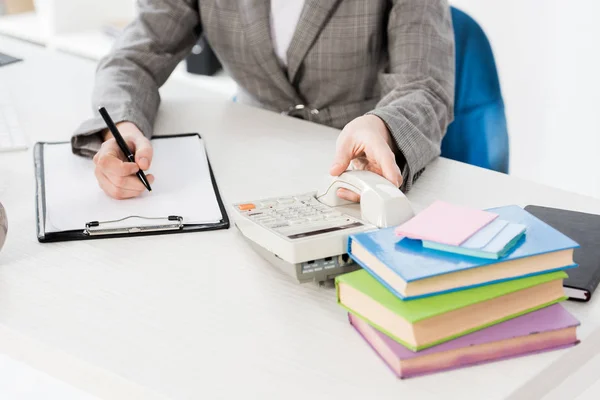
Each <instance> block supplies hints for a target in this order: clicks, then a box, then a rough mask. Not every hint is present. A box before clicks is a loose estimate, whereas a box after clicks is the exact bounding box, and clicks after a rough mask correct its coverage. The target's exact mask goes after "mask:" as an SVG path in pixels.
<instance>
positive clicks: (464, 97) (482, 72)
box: [442, 7, 509, 173]
mask: <svg viewBox="0 0 600 400" xmlns="http://www.w3.org/2000/svg"><path fill="white" fill-rule="evenodd" d="M451 12H452V22H453V24H454V36H455V49H456V86H455V103H454V114H455V116H454V121H453V122H452V123H451V124H450V126H449V127H448V131H447V133H446V135H445V137H444V140H443V141H442V156H443V157H446V158H450V159H452V160H456V161H462V162H464V163H467V164H472V165H476V166H478V167H482V168H487V169H491V170H494V171H498V172H503V173H508V159H509V145H508V131H507V128H506V116H505V114H504V101H503V99H502V93H501V91H500V82H499V79H498V71H497V70H496V63H495V61H494V55H493V54H492V48H491V46H490V43H489V41H488V39H487V37H486V35H485V33H484V32H483V30H482V29H481V27H480V26H479V25H478V24H477V22H475V20H473V19H472V18H471V17H469V16H468V15H467V14H465V13H464V12H462V11H460V10H458V9H456V8H454V7H452V8H451Z"/></svg>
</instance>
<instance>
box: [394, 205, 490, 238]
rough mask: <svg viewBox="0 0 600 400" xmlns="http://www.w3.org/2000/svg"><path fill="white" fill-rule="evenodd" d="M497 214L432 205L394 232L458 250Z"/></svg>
mask: <svg viewBox="0 0 600 400" xmlns="http://www.w3.org/2000/svg"><path fill="white" fill-rule="evenodd" d="M496 217H498V214H494V213H491V212H487V211H483V210H478V209H473V208H467V207H461V206H457V205H454V204H448V203H445V202H443V201H436V202H435V203H433V204H432V205H430V206H429V207H427V208H426V209H425V210H423V211H421V212H420V213H419V214H417V215H416V216H415V217H413V218H412V219H410V220H409V221H407V222H406V223H404V224H402V225H400V226H399V227H397V228H396V230H395V232H396V234H397V235H399V236H406V237H408V238H411V239H420V240H429V241H432V242H436V243H443V244H447V245H452V246H460V244H461V243H463V242H464V241H465V240H467V239H468V238H469V237H471V236H472V235H473V234H475V233H476V232H478V231H479V230H480V229H481V228H483V227H484V226H486V225H487V224H489V223H490V222H492V221H493V220H494V219H495V218H496Z"/></svg>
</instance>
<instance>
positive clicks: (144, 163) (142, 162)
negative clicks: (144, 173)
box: [140, 157, 150, 168]
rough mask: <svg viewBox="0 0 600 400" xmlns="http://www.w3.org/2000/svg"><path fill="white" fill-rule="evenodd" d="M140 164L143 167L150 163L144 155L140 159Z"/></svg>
mask: <svg viewBox="0 0 600 400" xmlns="http://www.w3.org/2000/svg"><path fill="white" fill-rule="evenodd" d="M140 164H141V165H143V166H144V167H145V168H148V166H149V165H150V160H148V159H147V158H146V157H144V158H142V159H141V160H140Z"/></svg>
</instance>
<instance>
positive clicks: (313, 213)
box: [233, 170, 414, 283]
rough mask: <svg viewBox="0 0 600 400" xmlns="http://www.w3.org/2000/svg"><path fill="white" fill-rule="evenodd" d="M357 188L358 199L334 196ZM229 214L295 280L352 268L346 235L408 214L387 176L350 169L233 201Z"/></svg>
mask: <svg viewBox="0 0 600 400" xmlns="http://www.w3.org/2000/svg"><path fill="white" fill-rule="evenodd" d="M339 188H346V189H348V190H351V191H353V192H355V193H358V194H360V196H361V198H360V203H359V204H358V203H353V202H349V201H346V200H343V199H341V198H339V197H338V196H337V191H338V189H339ZM233 211H234V212H233V220H234V222H235V225H236V226H237V227H238V229H239V230H240V232H241V233H242V235H243V236H244V237H245V238H246V239H247V240H248V241H249V243H250V244H251V245H252V247H253V248H254V249H255V250H256V251H257V252H258V253H259V254H261V255H262V256H263V257H264V258H265V259H267V260H268V261H270V262H271V263H272V264H274V265H276V266H278V267H280V268H281V269H282V270H283V271H284V272H286V273H288V274H289V275H291V276H292V277H293V278H295V279H297V280H298V281H299V282H301V283H303V282H309V281H315V282H325V281H328V280H330V279H333V278H334V277H335V276H337V275H339V274H342V273H346V272H351V271H353V270H356V269H358V268H359V267H358V266H357V265H355V264H354V263H353V262H352V260H351V259H350V258H349V256H348V255H347V254H346V251H347V250H346V247H347V243H348V237H349V236H350V235H352V234H355V233H359V232H366V231H370V230H374V229H378V228H386V227H390V226H396V225H400V224H402V223H404V222H406V221H408V220H409V219H410V218H412V217H413V216H414V212H413V209H412V207H411V205H410V202H409V201H408V199H407V198H406V196H405V195H404V193H402V191H400V189H398V188H397V187H395V186H394V185H393V184H392V183H391V182H389V181H388V180H387V179H385V178H383V177H382V176H380V175H378V174H376V173H374V172H370V171H359V170H352V171H346V172H344V173H342V174H341V175H340V176H338V177H333V178H330V181H329V182H328V183H327V184H326V185H324V187H323V188H322V190H319V191H317V192H311V193H303V194H299V195H293V196H285V197H279V198H270V199H262V200H255V201H249V202H243V203H236V204H233Z"/></svg>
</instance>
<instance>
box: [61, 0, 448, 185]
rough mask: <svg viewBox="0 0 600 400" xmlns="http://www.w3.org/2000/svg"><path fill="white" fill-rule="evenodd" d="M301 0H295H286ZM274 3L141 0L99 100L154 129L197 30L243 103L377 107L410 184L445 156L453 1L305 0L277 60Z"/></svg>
mask: <svg viewBox="0 0 600 400" xmlns="http://www.w3.org/2000/svg"><path fill="white" fill-rule="evenodd" d="M290 1H294V0H290ZM269 4H270V2H269V0H140V1H138V12H139V15H138V17H137V19H136V20H135V21H134V22H133V23H132V24H130V25H129V26H128V27H127V28H126V29H125V31H124V33H123V34H122V35H121V36H120V38H119V39H118V40H117V42H116V44H115V46H114V48H113V49H112V52H111V53H110V54H109V55H108V56H107V57H105V58H104V59H102V60H101V62H100V63H99V66H98V69H97V75H96V83H95V89H94V92H93V100H92V102H93V106H94V109H96V108H97V106H98V105H99V104H102V105H104V106H105V107H106V108H107V109H108V111H109V112H110V113H111V115H112V116H113V118H114V119H115V121H131V122H133V123H135V124H136V125H137V126H138V127H139V128H140V129H141V130H142V132H144V134H145V135H147V136H148V137H150V136H151V135H152V129H153V124H154V119H155V115H156V112H157V109H158V106H159V103H160V97H159V94H158V89H159V87H160V86H161V85H162V84H163V83H164V82H165V81H166V80H167V78H168V77H169V75H170V74H171V73H172V71H173V70H174V69H175V67H176V66H177V64H178V63H179V62H181V61H182V60H183V59H184V58H185V57H186V56H187V55H188V54H189V52H190V50H191V48H192V47H193V45H194V44H195V43H196V42H197V40H198V38H199V36H200V35H201V34H205V35H206V38H207V39H208V42H209V43H210V45H211V47H212V48H213V50H214V51H215V53H216V55H217V56H218V58H219V59H220V61H221V63H222V64H223V66H224V68H225V70H226V71H227V72H228V74H229V75H230V76H231V77H233V79H234V80H235V81H236V82H237V84H238V86H239V88H240V95H239V96H238V97H239V99H240V101H242V102H245V103H249V104H254V105H257V106H260V107H263V108H266V109H269V110H273V111H275V112H286V111H288V110H289V109H290V108H294V107H295V106H297V105H303V106H304V107H305V108H304V111H300V114H301V116H302V117H304V118H306V119H309V120H311V121H314V122H316V123H320V124H325V125H329V126H332V127H336V128H343V127H344V125H345V124H347V123H348V122H350V121H351V120H352V119H354V118H356V117H358V116H361V115H364V114H369V113H370V114H375V115H377V116H379V117H380V118H381V119H382V120H383V121H384V122H385V123H386V124H387V127H388V129H389V130H390V132H391V133H392V136H393V137H394V139H395V142H396V144H397V161H398V164H399V166H400V168H401V170H402V172H403V176H404V184H403V189H404V190H409V189H410V187H411V185H412V184H413V182H414V180H415V179H416V178H417V177H418V175H419V174H420V173H421V172H422V171H423V169H424V168H425V166H426V165H427V164H428V163H429V162H431V161H432V160H433V159H434V158H435V157H437V156H439V154H440V144H441V141H442V138H443V136H444V134H445V132H446V128H447V126H448V125H449V123H450V122H451V121H452V119H453V100H454V36H453V28H452V21H451V17H450V8H449V5H448V3H447V1H446V0H394V1H392V0H306V2H305V6H304V9H303V11H302V14H301V16H300V20H299V22H298V25H297V28H296V31H295V34H294V36H293V38H292V42H291V44H290V46H289V49H288V52H287V59H288V65H287V67H282V66H281V65H280V63H279V61H278V59H277V57H276V55H275V52H274V50H273V46H272V41H271V38H270V28H269ZM104 127H105V125H104V123H103V121H102V120H101V119H100V118H95V119H92V120H89V121H85V122H84V123H83V124H82V125H81V126H80V127H79V128H78V130H77V131H76V132H75V134H74V136H73V139H72V145H73V151H74V152H75V153H76V154H81V155H85V156H91V155H93V154H94V153H95V152H96V151H97V150H98V148H99V146H100V137H99V136H98V135H97V133H98V131H99V130H101V129H103V128H104Z"/></svg>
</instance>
